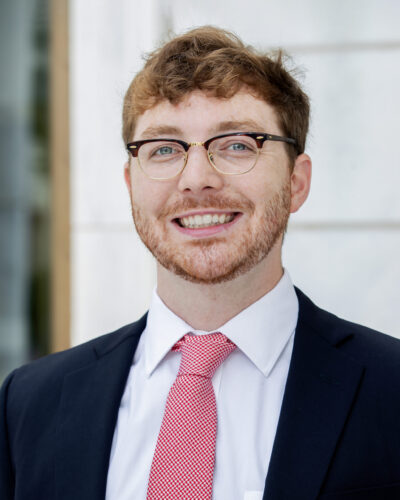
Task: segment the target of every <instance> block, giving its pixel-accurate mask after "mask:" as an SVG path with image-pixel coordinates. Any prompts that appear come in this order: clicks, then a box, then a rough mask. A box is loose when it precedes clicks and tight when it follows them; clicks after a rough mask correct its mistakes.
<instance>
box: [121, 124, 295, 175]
mask: <svg viewBox="0 0 400 500" xmlns="http://www.w3.org/2000/svg"><path fill="white" fill-rule="evenodd" d="M265 141H279V142H286V143H287V144H292V145H293V146H296V141H295V139H290V138H289V137H281V136H279V135H271V134H264V133H257V132H235V133H233V134H232V133H231V134H224V135H218V136H216V137H212V138H211V139H208V140H207V141H205V142H190V143H189V142H185V141H181V140H179V139H145V140H143V141H135V142H130V143H129V144H127V145H126V147H127V149H128V151H129V152H130V153H131V155H132V156H133V157H134V158H137V160H138V163H139V166H140V168H141V169H142V171H143V172H144V174H145V175H146V176H147V177H149V178H150V179H154V180H167V179H172V178H174V177H176V176H178V175H179V174H180V173H181V172H182V171H183V169H184V168H185V166H186V163H187V160H188V152H189V148H190V147H191V146H202V147H204V148H205V149H206V151H207V158H208V161H209V162H210V164H211V166H212V167H213V168H215V170H217V171H218V172H219V173H221V174H224V175H242V174H245V173H246V172H249V171H250V170H251V169H252V168H253V167H254V166H255V164H256V163H257V159H258V156H259V154H260V150H261V148H262V147H263V145H264V142H265Z"/></svg>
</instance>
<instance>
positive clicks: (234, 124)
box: [212, 120, 264, 133]
mask: <svg viewBox="0 0 400 500" xmlns="http://www.w3.org/2000/svg"><path fill="white" fill-rule="evenodd" d="M262 128H264V127H260V124H259V123H257V122H255V121H253V120H243V121H234V120H229V121H225V122H221V123H218V125H217V126H216V127H213V129H212V130H213V131H214V132H215V133H219V132H228V131H229V130H235V131H239V132H262Z"/></svg>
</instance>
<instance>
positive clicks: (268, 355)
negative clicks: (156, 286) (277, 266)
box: [143, 270, 299, 377]
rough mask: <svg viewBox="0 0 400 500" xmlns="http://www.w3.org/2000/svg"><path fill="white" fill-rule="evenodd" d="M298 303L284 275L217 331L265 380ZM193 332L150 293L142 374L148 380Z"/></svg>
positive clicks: (293, 325) (290, 328) (291, 326)
mask: <svg viewBox="0 0 400 500" xmlns="http://www.w3.org/2000/svg"><path fill="white" fill-rule="evenodd" d="M298 311H299V303H298V299H297V295H296V292H295V291H294V287H293V284H292V281H291V279H290V276H289V274H288V272H287V271H286V270H285V272H284V274H283V276H282V278H281V280H280V281H279V283H278V284H277V285H276V286H275V287H274V288H273V289H272V290H271V291H270V292H268V293H267V294H265V295H264V296H263V297H261V298H260V299H259V300H257V301H256V302H254V303H253V304H251V305H250V306H249V307H247V308H246V309H244V310H243V311H241V312H240V313H239V314H237V315H236V316H235V317H233V318H232V319H230V320H229V321H228V322H227V323H225V324H224V325H223V326H221V327H220V328H218V331H219V332H221V333H223V334H224V335H226V336H227V337H228V338H229V339H230V340H231V341H232V342H234V343H235V344H236V345H237V347H238V348H239V349H240V350H241V351H242V352H243V353H244V354H245V355H246V356H247V357H248V358H249V359H250V360H251V361H252V362H253V363H254V364H255V365H256V366H257V368H258V369H259V370H260V371H261V372H262V373H263V374H264V375H265V376H266V377H267V376H268V375H269V373H270V372H271V370H272V369H273V367H274V365H275V363H276V362H277V360H278V359H279V357H280V355H281V353H282V351H283V350H284V348H285V346H286V344H287V342H288V341H289V339H290V337H291V335H292V334H293V332H294V330H295V328H296V323H297V317H298ZM188 332H193V333H195V334H204V333H212V332H200V331H196V330H194V329H193V328H192V327H191V326H190V325H188V324H187V323H186V322H185V321H183V319H181V318H179V316H177V315H176V314H175V313H173V312H172V311H171V310H170V309H169V308H168V307H167V306H166V305H165V304H164V302H163V301H162V300H161V299H160V297H159V296H158V294H157V291H156V290H154V291H153V296H152V301H151V305H150V309H149V314H148V319H147V326H146V331H145V332H144V334H143V335H144V337H145V338H144V339H143V340H144V356H145V370H146V374H147V375H148V376H149V375H150V374H151V373H152V372H153V370H154V369H155V368H156V367H157V365H158V364H159V363H160V361H161V360H162V359H163V358H164V357H165V355H166V354H167V353H168V352H169V351H170V350H171V348H172V346H173V345H174V344H175V343H176V342H177V341H178V340H179V339H180V338H182V337H183V336H184V335H186V333H188Z"/></svg>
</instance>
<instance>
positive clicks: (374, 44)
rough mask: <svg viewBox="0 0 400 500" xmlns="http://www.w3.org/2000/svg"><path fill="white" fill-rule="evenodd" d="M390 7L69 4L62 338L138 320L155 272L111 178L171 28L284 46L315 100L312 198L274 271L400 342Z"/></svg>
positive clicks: (117, 174)
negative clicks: (133, 101)
mask: <svg viewBox="0 0 400 500" xmlns="http://www.w3.org/2000/svg"><path fill="white" fill-rule="evenodd" d="M399 22H400V2H398V1H397V0H368V1H367V2H366V1H365V0H336V1H335V2H333V1H331V0H303V1H302V2H299V1H296V0H285V1H283V2H272V1H270V0H253V1H252V2H251V3H246V2H243V1H242V0H241V1H239V0H231V1H229V2H216V1H215V0H213V1H211V0H202V2H197V1H195V0H170V1H167V0H164V1H163V0H158V1H157V0H151V1H149V0H135V1H132V0H114V1H113V2H109V1H106V0H101V1H100V0H96V1H94V0H85V2H81V1H79V0H72V1H71V16H70V29H71V116H72V120H71V153H72V227H71V234H72V255H73V261H72V340H73V343H74V344H76V343H79V342H82V341H84V340H86V339H88V338H91V337H94V336H96V335H99V334H101V333H104V332H106V331H109V330H110V329H113V328H117V327H118V326H120V325H122V324H124V323H126V322H130V321H133V320H134V319H136V318H137V317H138V316H139V315H140V314H141V313H142V312H144V311H145V309H146V305H147V303H148V300H149V297H150V294H151V290H152V287H153V286H154V279H155V269H154V263H153V262H152V258H151V257H150V256H149V254H148V252H147V251H146V250H145V249H144V248H143V246H142V245H141V243H140V242H139V241H138V238H137V236H136V235H135V233H134V231H133V229H132V224H131V218H130V207H129V200H128V195H127V193H126V192H125V186H124V184H123V180H122V171H123V163H124V161H125V158H126V157H125V152H124V149H123V144H122V141H121V139H120V129H121V118H120V115H121V104H122V97H123V94H124V91H125V89H126V87H127V85H128V83H129V81H130V79H131V78H132V76H133V74H134V73H135V71H137V69H138V68H140V65H141V58H140V55H141V54H142V53H143V51H148V50H151V49H152V48H154V46H155V44H156V43H157V42H158V40H160V39H162V38H163V36H164V34H165V33H166V32H167V31H168V29H172V30H173V31H175V32H182V31H184V30H187V29H189V28H191V27H194V26H199V25H202V24H214V25H217V26H221V27H223V28H227V29H231V30H233V31H235V32H236V33H237V34H239V35H240V36H241V37H242V38H243V39H244V40H245V42H246V43H251V44H253V45H255V46H257V47H258V48H263V49H268V48H270V47H277V46H282V47H284V48H286V49H287V50H288V51H289V52H290V53H291V54H292V56H293V58H294V62H295V65H300V66H301V67H302V68H303V69H304V77H303V81H304V86H305V88H306V90H307V91H308V92H309V94H310V96H311V100H312V125H311V133H310V138H309V142H308V148H307V151H308V153H309V154H310V155H311V157H312V159H313V163H314V177H313V188H312V192H311V195H310V198H309V200H308V202H307V204H306V205H305V207H303V209H302V210H301V212H299V213H298V214H296V215H294V216H293V218H292V221H291V223H290V227H289V231H288V234H287V237H286V241H285V245H284V262H285V265H286V267H287V268H288V269H289V271H290V273H291V275H292V278H293V280H294V282H295V283H296V284H297V285H298V286H300V287H301V288H302V289H303V290H304V291H305V292H306V293H308V294H309V295H310V296H311V297H312V298H313V299H314V301H315V302H317V304H319V305H321V306H323V307H325V308H327V309H329V310H331V311H332V312H335V313H336V314H338V315H341V316H344V317H346V318H347V319H350V320H353V321H356V322H360V323H363V324H366V325H368V326H371V327H373V328H377V329H380V330H383V331H385V332H387V333H390V334H392V335H395V336H398V337H400V317H399V315H397V314H396V311H397V307H396V306H397V303H398V301H399V298H400V293H399V285H398V283H399V281H400V266H399V265H398V264H397V261H398V255H399V253H400V252H399V250H400V198H399V196H398V195H397V186H398V185H399V181H400V165H399V159H398V158H399V155H398V142H399V140H398V135H399V131H400V123H399V122H400V118H399V116H400V113H399V111H400V92H399V90H398V89H399V88H400V64H399V63H400V31H399V29H398V26H399Z"/></svg>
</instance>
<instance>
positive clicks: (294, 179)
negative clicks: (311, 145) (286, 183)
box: [290, 153, 311, 213]
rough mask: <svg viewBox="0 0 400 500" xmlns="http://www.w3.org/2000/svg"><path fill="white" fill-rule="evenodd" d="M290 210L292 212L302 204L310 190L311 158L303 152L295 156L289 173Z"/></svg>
mask: <svg viewBox="0 0 400 500" xmlns="http://www.w3.org/2000/svg"><path fill="white" fill-rule="evenodd" d="M290 183H291V203H290V212H291V213H294V212H297V210H298V209H299V208H300V207H301V206H302V205H303V203H304V202H305V201H306V199H307V197H308V193H309V192H310V185H311V158H310V157H309V156H308V155H307V154H305V153H303V154H301V155H299V156H298V157H297V158H296V161H295V163H294V167H293V171H292V175H291V180H290Z"/></svg>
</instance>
